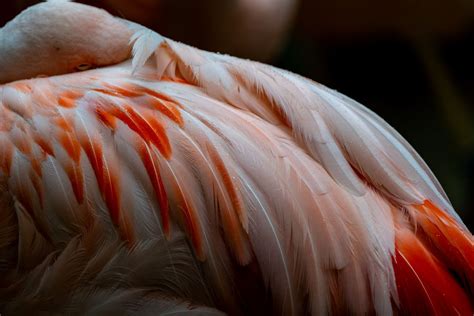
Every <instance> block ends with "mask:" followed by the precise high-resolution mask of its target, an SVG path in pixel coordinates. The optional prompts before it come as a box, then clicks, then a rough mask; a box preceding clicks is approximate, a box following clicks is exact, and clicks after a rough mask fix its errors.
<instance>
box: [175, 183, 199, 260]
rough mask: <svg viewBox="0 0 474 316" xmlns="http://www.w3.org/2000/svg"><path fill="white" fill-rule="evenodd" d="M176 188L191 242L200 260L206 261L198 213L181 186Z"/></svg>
mask: <svg viewBox="0 0 474 316" xmlns="http://www.w3.org/2000/svg"><path fill="white" fill-rule="evenodd" d="M175 190H176V193H177V203H178V205H179V207H180V208H181V211H182V212H181V214H182V215H183V217H184V224H185V227H186V231H187V233H188V235H189V236H190V238H191V243H192V244H193V247H194V251H195V252H196V256H197V258H198V259H199V260H201V261H204V259H205V255H204V250H203V246H202V233H201V230H200V227H199V219H198V216H197V214H196V209H195V208H194V206H193V205H192V203H191V202H190V201H189V200H188V198H187V197H186V196H185V193H184V192H182V191H181V189H180V188H179V186H176V188H175Z"/></svg>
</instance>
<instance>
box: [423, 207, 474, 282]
mask: <svg viewBox="0 0 474 316" xmlns="http://www.w3.org/2000/svg"><path fill="white" fill-rule="evenodd" d="M415 207H416V209H417V210H418V211H419V213H418V216H417V218H416V219H417V221H418V223H419V224H420V225H421V227H422V228H423V231H424V232H425V233H426V234H427V236H428V237H429V239H430V240H431V244H432V245H433V246H434V247H435V248H436V250H437V252H438V254H440V255H441V256H442V260H443V261H445V262H446V263H447V264H448V265H449V267H450V268H452V269H454V270H456V272H457V273H459V274H460V275H461V276H462V277H467V279H468V281H469V283H470V286H471V289H472V290H474V239H473V236H472V235H471V234H470V233H469V232H467V231H465V230H464V229H462V228H461V227H459V225H458V224H457V223H456V221H455V220H454V219H453V218H451V217H450V216H449V215H448V214H446V213H445V212H443V211H442V210H441V209H439V208H438V207H437V206H436V205H434V204H433V203H431V202H430V201H425V203H424V204H423V205H419V206H415Z"/></svg>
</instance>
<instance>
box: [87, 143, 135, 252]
mask: <svg viewBox="0 0 474 316" xmlns="http://www.w3.org/2000/svg"><path fill="white" fill-rule="evenodd" d="M82 148H84V151H85V153H86V155H87V157H88V159H89V161H90V163H91V165H92V169H93V170H94V174H95V176H96V179H97V184H98V186H99V189H100V192H101V194H102V197H103V199H104V201H105V204H106V205H107V208H108V210H109V214H110V218H111V220H112V223H114V224H115V225H116V226H117V227H118V228H119V232H120V234H121V236H122V238H123V239H125V240H127V241H128V242H129V244H132V243H133V241H134V237H133V229H132V227H131V224H130V222H129V220H128V219H127V218H125V215H123V214H121V212H120V209H121V203H120V193H119V192H120V182H119V178H118V176H117V172H116V170H115V169H113V170H111V166H110V165H108V164H107V162H106V160H105V158H104V153H103V149H102V146H101V144H100V142H99V141H98V140H90V141H84V142H82Z"/></svg>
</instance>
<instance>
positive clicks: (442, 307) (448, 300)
mask: <svg viewBox="0 0 474 316" xmlns="http://www.w3.org/2000/svg"><path fill="white" fill-rule="evenodd" d="M395 238H396V241H395V246H396V249H395V257H394V258H393V267H394V272H395V277H396V283H397V289H398V295H399V299H400V306H399V308H400V310H401V313H402V314H410V315H440V316H442V315H472V313H473V309H472V306H471V303H470V301H469V298H468V296H467V295H466V293H465V292H464V291H463V289H462V288H461V286H460V285H459V284H458V283H457V282H456V281H455V279H454V278H453V277H452V275H451V274H450V273H449V272H448V269H447V268H446V267H445V266H444V265H443V264H442V263H441V262H440V261H439V260H438V259H437V258H436V257H435V256H434V255H432V254H431V253H430V252H429V251H428V249H427V248H426V247H425V246H424V245H423V243H422V242H421V241H420V240H419V239H418V238H417V237H416V236H415V234H414V233H412V232H411V231H409V230H408V229H404V228H396V237H395Z"/></svg>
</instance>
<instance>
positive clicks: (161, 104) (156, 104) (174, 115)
mask: <svg viewBox="0 0 474 316" xmlns="http://www.w3.org/2000/svg"><path fill="white" fill-rule="evenodd" d="M148 102H149V103H150V105H151V106H152V107H153V108H154V109H156V110H158V111H160V112H161V113H163V114H164V115H165V116H167V117H168V118H169V119H170V120H172V121H173V122H175V123H176V124H178V125H179V126H183V118H182V117H181V112H179V110H178V109H177V108H176V106H175V105H174V104H173V103H171V102H169V101H163V100H160V99H157V98H151V99H149V100H148Z"/></svg>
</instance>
